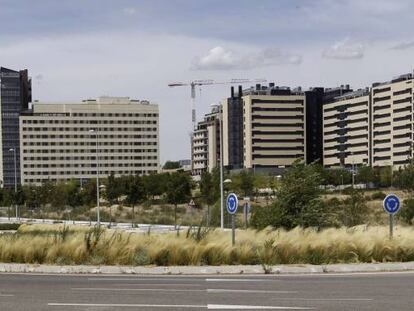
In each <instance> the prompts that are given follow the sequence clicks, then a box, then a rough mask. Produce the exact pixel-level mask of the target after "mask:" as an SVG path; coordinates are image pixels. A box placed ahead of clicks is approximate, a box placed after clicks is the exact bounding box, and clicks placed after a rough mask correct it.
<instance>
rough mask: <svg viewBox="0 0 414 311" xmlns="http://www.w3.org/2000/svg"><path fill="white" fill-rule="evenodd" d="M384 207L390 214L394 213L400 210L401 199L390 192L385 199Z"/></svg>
mask: <svg viewBox="0 0 414 311" xmlns="http://www.w3.org/2000/svg"><path fill="white" fill-rule="evenodd" d="M383 207H384V210H385V211H386V212H387V213H388V214H390V215H394V214H396V213H397V212H398V211H399V210H400V207H401V203H400V199H399V198H398V197H397V196H396V195H395V194H389V195H387V196H386V197H385V199H384V202H383Z"/></svg>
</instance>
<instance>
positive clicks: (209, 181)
mask: <svg viewBox="0 0 414 311" xmlns="http://www.w3.org/2000/svg"><path fill="white" fill-rule="evenodd" d="M200 192H201V196H202V198H203V201H204V202H205V203H206V204H207V226H208V227H209V226H210V216H211V215H210V206H211V205H213V204H214V203H215V202H216V201H217V200H218V196H217V193H216V192H215V191H214V183H213V176H212V174H211V173H209V172H203V173H202V174H201V180H200Z"/></svg>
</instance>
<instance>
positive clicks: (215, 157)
mask: <svg viewBox="0 0 414 311" xmlns="http://www.w3.org/2000/svg"><path fill="white" fill-rule="evenodd" d="M219 114H220V108H219V107H215V108H213V109H212V111H211V112H210V113H208V114H206V115H205V116H204V120H202V121H201V122H198V123H197V128H196V129H195V130H194V132H193V135H192V143H191V147H192V148H191V149H192V151H191V165H192V175H193V176H195V177H196V178H198V177H200V176H201V174H202V173H203V172H206V171H208V172H211V171H212V170H213V169H214V167H216V166H217V165H218V163H219V161H220V127H219V125H220V122H219V119H218V116H219Z"/></svg>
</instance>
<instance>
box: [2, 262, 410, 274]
mask: <svg viewBox="0 0 414 311" xmlns="http://www.w3.org/2000/svg"><path fill="white" fill-rule="evenodd" d="M403 271H414V262H405V263H374V264H365V263H363V264H332V265H278V266H266V267H264V266H260V265H254V266H242V265H235V266H171V267H156V266H153V267H152V266H151V267H147V266H145V267H143V266H137V267H131V266H87V265H81V266H53V265H35V264H13V263H12V264H8V263H2V264H0V273H7V272H8V273H52V274H137V275H218V274H233V275H234V274H315V273H361V272H403Z"/></svg>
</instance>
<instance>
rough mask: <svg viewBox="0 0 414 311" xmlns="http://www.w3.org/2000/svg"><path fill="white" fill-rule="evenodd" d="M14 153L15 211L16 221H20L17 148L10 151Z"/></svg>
mask: <svg viewBox="0 0 414 311" xmlns="http://www.w3.org/2000/svg"><path fill="white" fill-rule="evenodd" d="M10 151H13V160H14V199H15V202H14V204H15V209H16V220H18V219H19V210H18V206H17V164H16V162H17V161H16V148H13V149H10Z"/></svg>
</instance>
